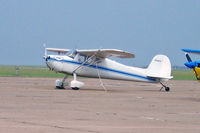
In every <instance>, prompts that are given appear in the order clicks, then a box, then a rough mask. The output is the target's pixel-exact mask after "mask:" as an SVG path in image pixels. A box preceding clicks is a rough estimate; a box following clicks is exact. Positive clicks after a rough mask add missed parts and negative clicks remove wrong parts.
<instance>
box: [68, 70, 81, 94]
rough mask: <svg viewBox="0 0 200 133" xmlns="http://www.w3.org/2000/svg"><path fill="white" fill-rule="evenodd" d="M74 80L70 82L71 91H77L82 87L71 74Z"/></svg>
mask: <svg viewBox="0 0 200 133" xmlns="http://www.w3.org/2000/svg"><path fill="white" fill-rule="evenodd" d="M73 77H74V80H72V81H71V83H70V87H71V88H72V90H79V88H80V87H82V86H84V83H83V82H80V81H77V79H76V73H73Z"/></svg>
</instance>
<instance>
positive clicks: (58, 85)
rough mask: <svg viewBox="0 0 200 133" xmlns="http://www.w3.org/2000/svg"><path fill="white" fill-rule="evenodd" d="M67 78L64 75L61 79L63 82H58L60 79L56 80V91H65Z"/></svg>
mask: <svg viewBox="0 0 200 133" xmlns="http://www.w3.org/2000/svg"><path fill="white" fill-rule="evenodd" d="M67 77H68V75H67V74H66V76H65V77H64V78H63V80H60V79H57V80H56V88H57V89H65V88H64V87H65V86H66V85H67V83H66V82H65V80H66V79H67Z"/></svg>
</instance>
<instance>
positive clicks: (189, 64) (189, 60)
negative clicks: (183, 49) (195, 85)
mask: <svg viewBox="0 0 200 133" xmlns="http://www.w3.org/2000/svg"><path fill="white" fill-rule="evenodd" d="M185 56H186V58H187V61H188V62H186V63H185V65H186V66H187V67H189V68H191V69H192V70H193V71H194V74H195V76H196V78H197V80H200V78H199V75H198V74H197V72H196V70H195V62H192V59H191V58H190V56H189V54H188V53H186V54H185Z"/></svg>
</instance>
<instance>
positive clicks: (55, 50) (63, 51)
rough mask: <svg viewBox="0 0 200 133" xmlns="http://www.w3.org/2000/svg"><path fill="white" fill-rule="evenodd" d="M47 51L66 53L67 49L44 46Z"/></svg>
mask: <svg viewBox="0 0 200 133" xmlns="http://www.w3.org/2000/svg"><path fill="white" fill-rule="evenodd" d="M46 50H47V51H50V52H57V53H59V54H60V53H61V54H66V53H67V52H69V51H70V50H69V49H59V48H46Z"/></svg>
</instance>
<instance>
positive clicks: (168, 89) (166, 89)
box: [160, 82, 170, 92]
mask: <svg viewBox="0 0 200 133" xmlns="http://www.w3.org/2000/svg"><path fill="white" fill-rule="evenodd" d="M160 84H161V85H162V87H161V89H160V91H161V90H162V89H163V88H165V91H166V92H168V91H170V88H169V87H167V86H165V85H164V84H163V83H162V82H160Z"/></svg>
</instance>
